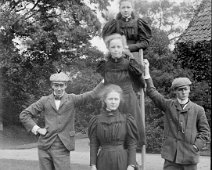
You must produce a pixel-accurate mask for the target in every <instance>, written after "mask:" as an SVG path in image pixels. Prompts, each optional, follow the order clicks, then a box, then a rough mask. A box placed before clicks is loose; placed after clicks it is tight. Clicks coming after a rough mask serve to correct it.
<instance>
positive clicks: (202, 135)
mask: <svg viewBox="0 0 212 170" xmlns="http://www.w3.org/2000/svg"><path fill="white" fill-rule="evenodd" d="M197 131H198V133H197V137H196V141H195V145H196V146H197V147H198V149H199V150H201V149H202V148H203V147H204V146H205V145H206V142H207V141H209V139H210V128H209V125H208V121H207V117H206V115H205V111H204V109H203V108H202V107H200V109H199V112H198V116H197Z"/></svg>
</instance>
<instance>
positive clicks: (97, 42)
mask: <svg viewBox="0 0 212 170" xmlns="http://www.w3.org/2000/svg"><path fill="white" fill-rule="evenodd" d="M144 1H145V0H144ZM146 1H153V0H146ZM158 1H159V0H158ZM169 1H170V2H176V3H181V2H187V3H191V2H194V0H169ZM118 2H119V0H114V1H112V2H111V6H110V7H108V11H109V12H110V13H113V14H114V15H116V13H118V8H119V6H118ZM97 16H98V18H99V20H100V22H101V23H102V24H103V25H104V23H105V21H104V19H103V18H102V17H101V15H100V13H98V15H97ZM180 24H182V23H180ZM184 24H185V25H184V27H185V28H186V27H187V25H188V23H184ZM170 38H171V37H170ZM91 43H92V45H93V46H96V47H97V48H98V49H99V50H100V51H103V52H104V53H105V52H107V48H106V46H105V44H104V41H103V40H102V39H101V38H100V37H94V38H93V39H92V40H91ZM170 48H171V49H173V48H174V46H173V44H171V45H170Z"/></svg>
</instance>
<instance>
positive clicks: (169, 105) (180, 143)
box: [144, 59, 210, 170]
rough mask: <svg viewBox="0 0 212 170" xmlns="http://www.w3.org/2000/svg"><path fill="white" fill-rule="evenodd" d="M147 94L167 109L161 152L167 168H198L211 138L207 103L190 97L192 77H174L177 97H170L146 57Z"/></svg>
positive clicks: (173, 88)
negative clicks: (160, 88) (157, 85)
mask: <svg viewBox="0 0 212 170" xmlns="http://www.w3.org/2000/svg"><path fill="white" fill-rule="evenodd" d="M144 67H145V76H144V78H145V80H146V84H147V95H148V96H149V97H150V98H151V99H152V100H153V102H154V103H155V105H156V106H157V107H158V108H160V109H161V110H162V111H163V113H164V141H163V145H162V151H161V156H162V158H164V159H165V161H164V167H163V169H164V170H197V163H198V162H199V156H200V150H201V149H202V148H203V147H205V145H206V142H207V141H209V135H210V130H209V125H208V121H207V118H206V115H205V111H204V109H203V107H201V106H199V105H197V104H195V103H193V102H192V101H190V100H189V93H190V85H191V84H192V83H191V81H190V80H189V79H188V78H186V77H179V78H176V79H174V80H173V82H172V86H171V88H172V90H173V92H174V93H175V95H176V99H175V100H172V99H166V98H164V96H163V95H161V94H160V93H159V92H158V91H157V90H156V88H155V87H154V84H153V81H152V79H151V77H150V73H149V62H148V60H147V59H144Z"/></svg>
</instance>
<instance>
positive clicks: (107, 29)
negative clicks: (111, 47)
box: [102, 19, 117, 39]
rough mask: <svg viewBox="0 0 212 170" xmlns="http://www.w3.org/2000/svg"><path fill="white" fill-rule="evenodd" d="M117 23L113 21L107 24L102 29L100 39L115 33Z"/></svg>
mask: <svg viewBox="0 0 212 170" xmlns="http://www.w3.org/2000/svg"><path fill="white" fill-rule="evenodd" d="M116 22H117V21H116V20H115V19H113V20H111V21H109V22H107V23H106V24H105V26H104V27H103V29H102V38H103V39H105V37H106V36H108V35H111V34H113V33H117V30H116V24H117V23H116Z"/></svg>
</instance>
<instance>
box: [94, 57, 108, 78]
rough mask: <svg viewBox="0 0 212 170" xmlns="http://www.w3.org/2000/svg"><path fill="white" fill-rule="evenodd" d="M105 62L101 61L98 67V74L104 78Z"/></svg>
mask: <svg viewBox="0 0 212 170" xmlns="http://www.w3.org/2000/svg"><path fill="white" fill-rule="evenodd" d="M105 62H106V61H105V60H101V61H100V62H99V63H98V64H97V67H96V72H97V73H100V74H101V76H102V77H104V73H105Z"/></svg>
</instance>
